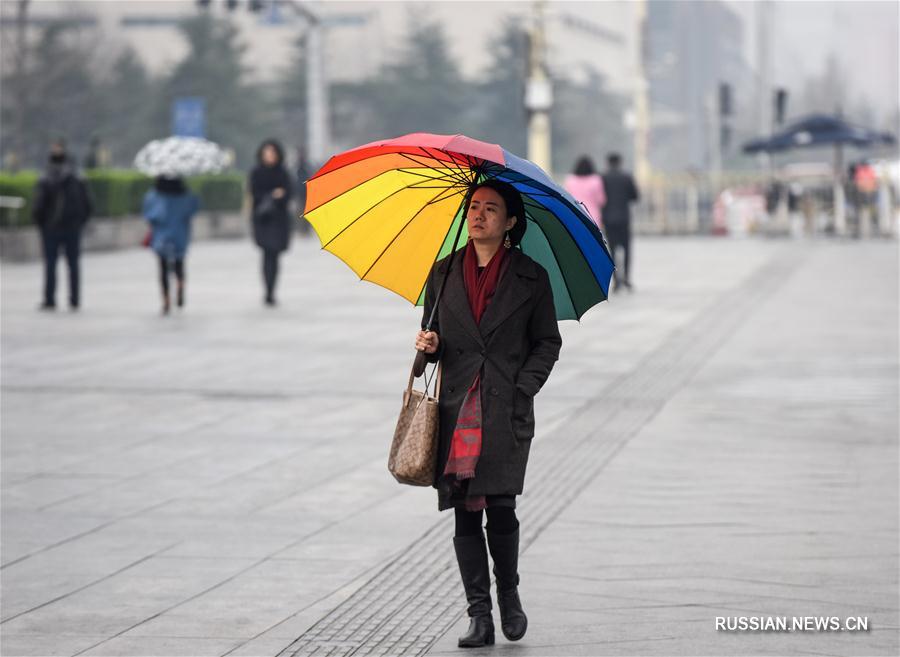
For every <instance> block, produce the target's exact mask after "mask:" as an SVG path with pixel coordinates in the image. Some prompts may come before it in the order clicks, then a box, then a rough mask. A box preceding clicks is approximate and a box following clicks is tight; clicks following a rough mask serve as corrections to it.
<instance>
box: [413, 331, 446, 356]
mask: <svg viewBox="0 0 900 657" xmlns="http://www.w3.org/2000/svg"><path fill="white" fill-rule="evenodd" d="M440 343H441V339H440V338H439V337H438V334H437V333H435V332H434V331H419V332H418V333H417V334H416V351H424V352H425V353H426V354H433V353H435V352H436V351H437V350H438V345H440Z"/></svg>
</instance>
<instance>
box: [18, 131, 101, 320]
mask: <svg viewBox="0 0 900 657" xmlns="http://www.w3.org/2000/svg"><path fill="white" fill-rule="evenodd" d="M91 210H92V207H91V199H90V195H89V194H88V190H87V186H86V185H85V183H84V181H82V180H81V179H80V178H78V177H77V176H76V175H75V169H74V166H73V164H72V162H71V160H70V158H69V155H68V153H67V152H66V144H65V142H64V141H62V140H58V141H55V142H54V143H53V144H52V145H51V147H50V155H49V158H48V163H47V169H46V171H45V172H44V174H43V175H42V176H41V178H40V180H38V182H37V185H36V186H35V191H34V205H33V209H32V219H33V220H34V223H35V224H36V225H37V226H38V229H39V230H40V233H41V243H42V245H43V256H44V299H43V301H42V303H41V305H40V308H41V310H55V309H56V262H57V260H58V258H59V251H60V248H62V249H63V250H64V252H65V254H66V264H67V265H68V269H69V307H70V308H71V309H72V310H77V309H78V307H79V305H80V303H81V295H80V263H79V260H80V257H81V231H82V229H83V228H84V226H85V224H86V223H87V221H88V219H89V218H90V216H91Z"/></svg>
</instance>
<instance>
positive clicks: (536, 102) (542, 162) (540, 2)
mask: <svg viewBox="0 0 900 657" xmlns="http://www.w3.org/2000/svg"><path fill="white" fill-rule="evenodd" d="M545 4H546V3H545V2H544V0H537V1H536V2H534V3H533V5H532V10H533V15H532V24H531V29H530V31H529V39H528V42H529V49H528V81H527V83H526V87H525V109H526V110H527V112H528V159H529V160H531V161H532V162H534V163H535V164H537V165H538V166H539V167H541V168H542V169H543V170H544V171H546V172H548V173H551V172H552V167H553V160H552V157H551V153H552V149H551V143H550V108H551V107H553V86H552V84H551V82H550V76H549V75H548V71H547V41H546V33H545V29H544V5H545Z"/></svg>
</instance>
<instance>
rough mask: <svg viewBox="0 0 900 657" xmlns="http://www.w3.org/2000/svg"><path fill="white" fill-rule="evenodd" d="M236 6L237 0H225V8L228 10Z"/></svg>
mask: <svg viewBox="0 0 900 657" xmlns="http://www.w3.org/2000/svg"><path fill="white" fill-rule="evenodd" d="M237 6H238V0H225V8H226V9H228V11H234V10H235V9H237Z"/></svg>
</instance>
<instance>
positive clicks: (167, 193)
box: [143, 176, 200, 315]
mask: <svg viewBox="0 0 900 657" xmlns="http://www.w3.org/2000/svg"><path fill="white" fill-rule="evenodd" d="M199 207H200V201H199V199H198V198H197V197H196V196H195V195H194V194H192V193H190V192H189V191H188V189H187V187H186V186H185V184H184V180H183V179H182V178H165V177H163V176H159V177H158V178H157V179H156V182H155V183H154V185H153V188H152V189H150V190H149V191H148V192H147V194H146V195H145V196H144V205H143V215H144V217H145V218H146V219H147V221H148V222H150V230H151V238H150V247H151V248H152V249H153V251H154V252H156V255H157V256H158V257H159V276H160V283H161V286H162V297H163V303H162V313H163V315H168V314H169V309H170V307H171V303H170V297H169V272H170V271H174V273H175V280H176V283H177V290H176V301H175V302H176V303H177V304H178V307H179V308H181V307H182V306H184V292H185V291H184V285H185V276H184V259H185V256H186V255H187V249H188V245H189V244H190V241H191V221H192V220H193V218H194V215H195V214H196V212H197V209H198V208H199Z"/></svg>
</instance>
